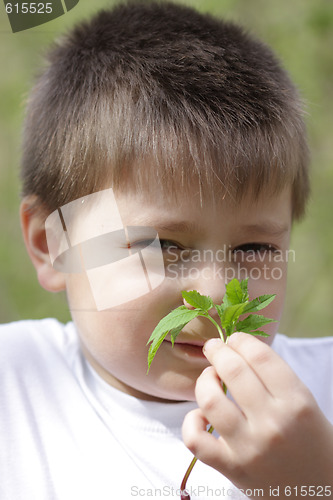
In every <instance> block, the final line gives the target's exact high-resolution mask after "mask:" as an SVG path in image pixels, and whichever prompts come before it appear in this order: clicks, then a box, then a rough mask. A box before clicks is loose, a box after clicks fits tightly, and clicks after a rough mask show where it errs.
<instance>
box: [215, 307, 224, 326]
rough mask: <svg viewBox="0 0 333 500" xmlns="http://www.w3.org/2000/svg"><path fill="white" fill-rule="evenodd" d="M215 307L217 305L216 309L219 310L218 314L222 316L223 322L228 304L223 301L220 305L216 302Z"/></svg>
mask: <svg viewBox="0 0 333 500" xmlns="http://www.w3.org/2000/svg"><path fill="white" fill-rule="evenodd" d="M214 307H215V309H216V310H217V313H218V315H219V317H220V320H221V322H222V318H223V313H224V311H225V309H226V306H225V305H224V304H223V303H222V304H221V305H219V304H214Z"/></svg>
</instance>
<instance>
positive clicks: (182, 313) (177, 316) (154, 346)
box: [147, 306, 202, 370]
mask: <svg viewBox="0 0 333 500" xmlns="http://www.w3.org/2000/svg"><path fill="white" fill-rule="evenodd" d="M200 314H202V311H201V309H188V308H187V307H186V306H179V307H177V308H176V309H174V310H173V311H171V312H170V313H169V314H167V315H166V316H164V318H162V319H161V321H160V322H159V323H158V324H157V325H156V327H155V328H154V331H153V332H152V334H151V336H150V338H149V340H148V342H147V345H148V344H150V343H151V345H150V347H149V352H148V370H149V368H150V365H151V362H152V361H153V359H154V357H155V355H156V352H157V350H158V348H159V347H160V345H161V344H162V342H163V340H164V339H165V337H166V336H167V335H168V333H169V332H170V331H172V338H173V341H172V339H171V342H174V340H175V338H176V337H177V335H178V334H179V332H180V331H181V330H182V329H183V328H184V326H186V325H187V323H189V322H190V321H191V320H192V319H194V318H195V317H196V316H199V315H200Z"/></svg>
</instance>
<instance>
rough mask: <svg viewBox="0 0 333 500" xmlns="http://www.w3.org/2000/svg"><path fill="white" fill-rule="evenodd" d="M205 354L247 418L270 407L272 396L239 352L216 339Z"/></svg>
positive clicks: (206, 345)
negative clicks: (260, 409)
mask: <svg viewBox="0 0 333 500" xmlns="http://www.w3.org/2000/svg"><path fill="white" fill-rule="evenodd" d="M204 353H205V356H206V357H207V359H208V360H209V361H210V362H211V363H212V365H213V366H214V367H215V369H216V372H217V374H218V376H219V377H220V379H221V380H223V382H224V383H225V384H226V386H227V388H228V390H229V391H230V393H231V395H232V397H233V398H234V400H235V401H236V403H237V405H238V406H239V407H240V408H241V409H242V412H243V413H244V414H245V415H246V417H247V418H251V416H253V415H257V413H258V408H261V407H266V408H267V407H268V405H269V404H270V401H271V400H272V397H271V394H270V393H269V392H268V391H267V388H266V386H265V385H264V383H263V381H262V379H261V378H259V377H258V375H257V373H255V372H254V371H253V369H252V367H251V366H250V365H249V363H248V362H247V360H246V359H245V358H244V357H243V356H242V355H241V354H240V353H239V352H237V351H235V350H234V349H233V348H232V347H230V346H229V345H226V344H224V343H223V342H222V341H220V340H217V341H215V339H214V341H208V342H206V344H205V346H204Z"/></svg>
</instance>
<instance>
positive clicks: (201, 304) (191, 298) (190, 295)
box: [182, 290, 214, 311]
mask: <svg viewBox="0 0 333 500" xmlns="http://www.w3.org/2000/svg"><path fill="white" fill-rule="evenodd" d="M182 296H183V298H184V299H185V300H186V302H188V303H189V304H190V305H191V306H193V307H197V308H199V309H203V310H204V311H209V309H211V308H212V307H213V305H214V304H213V301H212V299H211V298H210V297H207V296H206V295H201V293H199V292H197V291H196V290H192V291H189V292H187V291H184V292H182Z"/></svg>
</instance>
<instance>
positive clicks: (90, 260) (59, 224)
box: [45, 189, 165, 311]
mask: <svg viewBox="0 0 333 500" xmlns="http://www.w3.org/2000/svg"><path fill="white" fill-rule="evenodd" d="M45 229H46V239H47V244H48V250H49V255H50V259H51V263H52V266H53V267H54V268H55V269H56V270H58V271H60V272H63V273H85V274H86V276H87V278H88V281H89V285H90V288H91V292H92V296H93V298H94V301H95V306H96V309H97V310H98V311H101V310H105V309H109V308H112V307H115V306H119V305H121V304H124V303H127V302H130V301H131V300H134V299H136V298H138V297H141V296H143V295H145V294H147V293H149V292H151V291H152V290H154V289H155V288H156V287H158V286H159V285H160V284H161V283H162V282H163V280H164V278H165V268H164V259H163V253H162V249H161V245H160V240H159V237H158V234H157V231H156V230H155V229H154V228H152V227H150V226H149V227H146V226H125V225H124V224H123V221H122V218H121V214H120V212H119V209H118V206H117V202H116V198H115V196H114V193H113V190H112V189H106V190H103V191H99V192H97V193H94V194H91V195H88V196H84V197H82V198H79V199H77V200H74V201H72V202H70V203H67V204H66V205H64V206H62V207H61V208H59V209H58V210H56V211H54V212H52V213H51V214H50V215H49V216H48V217H47V219H46V221H45Z"/></svg>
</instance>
